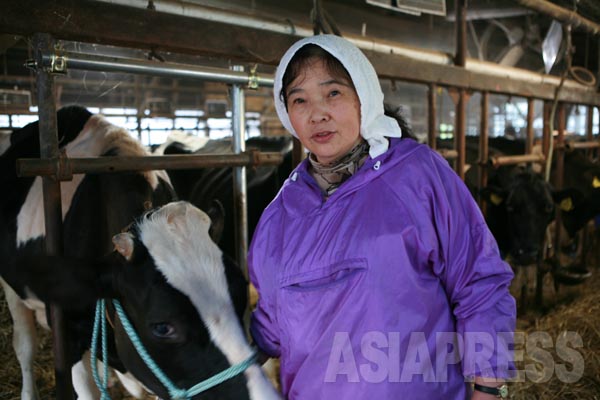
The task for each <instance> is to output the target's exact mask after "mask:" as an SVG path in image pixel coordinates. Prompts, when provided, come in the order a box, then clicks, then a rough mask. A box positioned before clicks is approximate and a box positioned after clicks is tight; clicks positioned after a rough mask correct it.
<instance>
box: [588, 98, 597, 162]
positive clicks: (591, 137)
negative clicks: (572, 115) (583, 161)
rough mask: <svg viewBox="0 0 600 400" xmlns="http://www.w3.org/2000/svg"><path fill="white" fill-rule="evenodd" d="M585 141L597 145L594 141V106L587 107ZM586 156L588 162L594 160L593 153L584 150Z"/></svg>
mask: <svg viewBox="0 0 600 400" xmlns="http://www.w3.org/2000/svg"><path fill="white" fill-rule="evenodd" d="M585 134H586V140H587V141H588V142H593V143H599V144H600V142H598V141H594V106H587V118H586V132H585ZM586 156H587V158H589V159H590V160H593V159H594V151H593V150H586Z"/></svg>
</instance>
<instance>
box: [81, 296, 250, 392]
mask: <svg viewBox="0 0 600 400" xmlns="http://www.w3.org/2000/svg"><path fill="white" fill-rule="evenodd" d="M112 302H113V305H114V306H115V310H116V311H117V314H118V315H119V318H120V319H121V324H122V325H123V328H124V329H125V332H127V335H128V336H129V339H130V340H131V343H133V346H134V347H135V349H136V351H137V352H138V354H139V355H140V357H141V358H142V360H144V362H145V363H146V365H147V366H148V368H150V370H151V371H152V373H153V374H154V376H156V378H157V379H158V380H159V381H160V383H162V384H163V386H164V387H166V388H167V390H168V391H169V396H170V397H171V399H174V400H175V399H190V398H191V397H193V396H195V395H197V394H199V393H202V392H204V391H206V390H208V389H210V388H212V387H213V386H216V385H218V384H220V383H223V382H225V381H226V380H228V379H231V378H233V377H235V376H237V375H239V374H241V373H242V372H244V371H245V370H246V369H248V367H249V366H250V365H252V364H253V363H254V362H255V361H256V353H252V355H251V356H250V357H248V358H247V359H246V360H244V361H242V362H241V363H239V364H235V365H232V366H231V367H229V368H227V369H226V370H224V371H221V372H219V373H218V374H216V375H213V376H212V377H210V378H208V379H205V380H204V381H202V382H200V383H198V384H196V385H194V386H192V387H191V388H189V389H187V390H186V389H180V388H178V387H177V386H175V384H174V383H173V382H172V381H171V380H170V379H169V378H168V377H167V376H166V375H165V373H164V372H163V371H162V370H161V369H160V368H159V367H158V365H156V363H155V362H154V360H153V359H152V357H150V354H148V351H146V348H145V347H144V345H143V344H142V342H141V340H140V338H139V336H138V335H137V333H136V332H135V329H134V328H133V326H132V325H131V323H130V322H129V319H128V318H127V316H126V315H125V311H123V308H122V307H121V303H119V301H118V300H115V299H113V301H112ZM104 309H105V301H104V299H100V300H98V302H97V303H96V314H95V318H94V331H93V333H92V346H91V364H92V375H93V377H94V382H96V386H98V389H99V390H100V393H101V398H100V399H101V400H110V395H109V393H108V389H107V388H108V363H107V362H106V360H107V357H108V355H107V354H108V352H107V345H106V341H107V339H106V318H103V314H104ZM99 331H100V334H101V341H102V344H101V346H102V359H103V360H104V362H103V364H104V369H103V373H104V375H103V377H102V380H100V376H99V374H98V365H97V355H96V351H97V342H98V332H99Z"/></svg>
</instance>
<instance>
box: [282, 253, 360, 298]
mask: <svg viewBox="0 0 600 400" xmlns="http://www.w3.org/2000/svg"><path fill="white" fill-rule="evenodd" d="M366 269H367V261H366V260H365V259H362V258H357V259H349V260H344V261H340V262H337V263H335V264H331V265H328V266H326V267H323V268H317V269H314V270H310V271H307V272H303V273H299V274H294V275H289V276H284V277H282V278H281V279H280V280H279V286H280V287H281V288H285V289H288V290H308V291H310V290H321V289H327V288H328V287H331V286H335V285H339V284H342V283H343V282H344V281H346V280H348V279H350V278H351V277H352V276H353V275H355V274H358V273H360V272H362V271H364V270H366Z"/></svg>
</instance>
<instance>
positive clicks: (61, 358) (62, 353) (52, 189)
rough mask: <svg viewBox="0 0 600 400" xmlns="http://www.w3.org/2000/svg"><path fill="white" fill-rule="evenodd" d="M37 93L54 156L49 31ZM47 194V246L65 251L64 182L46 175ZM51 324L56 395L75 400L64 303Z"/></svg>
mask: <svg viewBox="0 0 600 400" xmlns="http://www.w3.org/2000/svg"><path fill="white" fill-rule="evenodd" d="M34 46H35V51H36V61H37V62H38V69H37V79H36V80H37V82H36V83H37V97H38V113H39V114H38V115H39V135H40V158H41V159H43V160H48V159H52V158H55V157H57V156H58V134H57V121H56V103H55V98H54V78H53V77H52V75H51V73H50V72H49V71H47V70H46V69H44V68H41V63H40V60H41V57H42V52H43V51H47V50H48V49H51V48H53V47H54V39H53V38H52V37H51V36H50V35H48V34H35V35H34ZM42 190H43V196H44V223H45V230H46V236H45V240H44V242H45V247H46V249H45V250H46V253H47V254H49V255H54V256H56V255H61V254H62V253H63V238H62V204H61V192H60V182H59V181H58V180H55V179H52V178H51V177H42ZM50 324H51V326H52V335H53V340H52V351H53V353H54V375H55V380H56V398H57V399H60V400H63V399H65V400H71V399H72V398H73V386H72V379H71V366H70V365H68V360H69V356H68V354H67V346H66V343H68V337H67V329H66V321H65V317H64V313H63V311H62V310H61V309H60V307H58V306H56V305H54V304H50Z"/></svg>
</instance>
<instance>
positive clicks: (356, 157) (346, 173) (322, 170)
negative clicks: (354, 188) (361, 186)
mask: <svg viewBox="0 0 600 400" xmlns="http://www.w3.org/2000/svg"><path fill="white" fill-rule="evenodd" d="M368 156H369V144H368V143H367V142H366V141H365V140H364V139H361V141H360V142H358V143H357V144H356V145H355V146H354V147H353V148H352V150H350V152H349V153H348V154H346V155H345V156H343V157H342V158H340V159H339V160H337V161H334V162H333V163H331V164H326V165H324V164H321V163H319V162H318V161H317V158H316V156H315V155H314V154H313V153H310V154H309V156H308V160H309V161H310V165H311V167H312V168H309V171H310V174H311V175H312V177H313V178H315V180H316V181H317V184H318V185H319V187H320V188H321V189H322V190H323V191H324V192H325V197H326V198H328V197H329V196H331V195H332V194H333V193H334V192H335V191H336V190H337V189H338V188H339V187H340V185H341V184H342V183H344V182H345V181H346V180H347V179H348V178H350V177H351V176H352V175H353V174H354V173H355V172H356V171H358V169H359V168H360V167H362V165H363V164H364V163H365V161H366V159H367V157H368Z"/></svg>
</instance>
